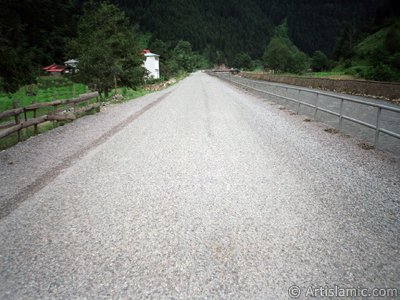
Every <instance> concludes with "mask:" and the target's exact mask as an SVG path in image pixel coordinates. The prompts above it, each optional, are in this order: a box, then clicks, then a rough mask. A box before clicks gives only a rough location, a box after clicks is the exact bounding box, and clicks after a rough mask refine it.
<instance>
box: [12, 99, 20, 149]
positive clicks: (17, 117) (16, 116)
mask: <svg viewBox="0 0 400 300" xmlns="http://www.w3.org/2000/svg"><path fill="white" fill-rule="evenodd" d="M13 108H14V109H16V108H18V101H17V100H14V101H13ZM14 120H15V125H18V124H19V123H20V122H19V114H15V115H14ZM17 141H18V142H20V141H21V129H19V130H18V131H17Z"/></svg>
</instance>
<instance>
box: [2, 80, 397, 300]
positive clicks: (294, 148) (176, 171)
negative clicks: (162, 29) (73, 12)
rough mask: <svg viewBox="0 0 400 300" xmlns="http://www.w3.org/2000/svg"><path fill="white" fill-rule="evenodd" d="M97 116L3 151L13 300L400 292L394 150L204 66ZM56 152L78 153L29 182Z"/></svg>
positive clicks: (8, 286) (6, 262) (5, 273)
mask: <svg viewBox="0 0 400 300" xmlns="http://www.w3.org/2000/svg"><path fill="white" fill-rule="evenodd" d="M121 107H122V109H121ZM109 115H111V116H113V118H112V119H111V118H110V119H109V121H107V122H110V123H107V122H106V121H104V120H107V116H109ZM122 115H123V116H124V118H123V120H122V119H121V122H120V124H119V125H118V124H114V123H113V124H112V126H111V122H117V121H115V120H119V119H118V118H122V117H121V116H122ZM85 118H86V119H85ZM85 118H82V119H80V120H77V121H76V122H74V123H71V124H69V125H66V126H64V127H63V128H60V129H58V131H57V129H56V130H54V131H51V132H48V133H46V134H44V135H41V136H38V137H36V138H35V139H31V140H29V141H27V142H24V143H25V144H24V143H21V144H19V145H17V146H16V147H14V148H11V149H9V150H7V151H5V152H3V153H0V161H1V164H0V166H1V169H0V175H1V176H2V177H0V178H1V180H2V187H1V188H2V190H3V193H2V196H3V198H2V201H3V202H2V204H3V206H2V207H3V212H2V218H1V219H0V298H1V299H32V298H37V299H48V298H52V299H53V298H57V299H75V298H85V299H103V298H106V299H107V298H110V299H111V298H112V299H129V298H130V299H144V298H146V299H147V298H150V299H203V298H207V299H228V298H229V299H288V298H289V294H288V289H289V288H290V287H291V286H298V287H299V288H300V289H301V292H302V294H301V296H300V298H303V297H305V295H306V292H307V291H308V292H310V290H309V288H310V287H311V288H318V287H319V286H324V287H326V286H328V287H334V286H335V285H337V286H339V287H343V288H345V287H354V288H357V287H363V288H368V289H373V288H397V289H398V288H400V286H399V282H400V259H399V257H400V253H399V249H400V244H399V232H400V218H399V216H400V211H399V201H400V188H399V185H400V163H399V160H398V159H396V158H395V157H393V156H391V155H389V154H385V153H383V152H380V151H375V150H371V151H366V150H363V149H361V148H360V147H358V146H357V141H355V140H353V139H351V138H349V137H346V136H342V135H339V134H334V135H333V134H330V133H327V132H325V131H324V130H323V129H324V128H325V127H324V125H322V124H320V123H316V122H304V121H303V119H304V117H302V116H296V115H290V114H289V113H288V112H287V111H284V110H280V109H278V107H277V106H276V105H273V104H271V103H269V102H265V101H263V99H261V98H257V97H255V96H252V95H250V94H248V93H246V92H244V91H241V90H239V89H237V88H235V87H233V86H231V85H229V84H228V83H225V82H223V81H221V80H219V79H217V78H213V77H210V76H208V75H206V74H203V73H196V74H193V75H191V76H189V77H188V78H186V79H185V80H183V81H182V82H180V83H179V84H178V85H176V86H174V87H172V88H170V89H168V90H166V91H163V92H161V93H158V94H157V93H156V94H152V95H150V96H146V97H144V98H142V99H138V100H134V101H131V102H129V103H127V104H123V105H122V106H120V107H119V108H118V107H111V108H110V109H109V110H108V111H106V112H103V113H100V114H99V115H96V116H89V117H85ZM85 120H90V121H91V122H92V124H95V125H94V126H93V127H95V128H99V129H98V130H100V128H103V129H102V130H105V129H104V128H111V127H112V129H111V130H109V131H108V132H106V131H105V132H106V133H105V134H103V135H101V136H100V137H99V138H97V140H95V141H92V142H88V141H87V140H85V142H83V139H84V138H86V139H88V136H89V135H88V134H86V135H84V134H80V133H79V131H78V130H76V128H75V127H74V126H78V125H79V124H81V125H79V126H83V125H82V124H85V123H84V122H86V121H85ZM98 120H102V121H101V122H100V121H98ZM112 120H114V121H112ZM80 122H81V123H80ZM96 122H98V124H97V123H96ZM118 122H119V121H118ZM96 124H97V125H96ZM71 128H75V129H74V131H71ZM82 128H83V127H82ZM91 128H92V127H91ZM87 130H89V129H87ZM91 130H93V129H91ZM74 132H75V133H76V135H73V133H74ZM52 135H54V138H57V139H58V140H59V141H60V143H59V144H56V145H54V143H53V144H52V143H50V142H49V140H50V139H51V137H52ZM71 135H72V136H73V138H72V140H73V141H74V142H73V143H71ZM92 135H93V136H95V132H93V133H91V135H90V136H92ZM62 139H65V141H68V142H62ZM81 139H82V141H81ZM29 143H31V144H34V145H36V147H27V146H26V145H29ZM45 143H47V144H46V147H47V148H48V151H51V152H50V153H54V155H55V156H57V155H59V156H60V155H61V154H60V153H66V154H65V155H66V158H65V159H64V161H62V163H60V164H59V165H58V166H56V167H54V166H52V164H53V163H54V162H53V161H52V164H51V165H49V167H48V170H47V171H46V170H44V171H41V172H42V173H40V174H37V179H36V180H34V179H31V178H30V177H29V176H28V175H27V174H28V172H29V171H30V172H34V170H35V168H34V166H32V165H29V163H30V161H35V158H34V157H33V156H35V157H36V159H39V157H41V153H42V152H43V151H39V150H37V149H42V148H41V147H44V146H43V145H42V144H45ZM80 144H82V149H81V150H79V151H78V150H76V151H77V153H78V152H79V153H78V154H73V153H72V154H71V153H67V152H68V151H72V150H69V149H75V148H76V147H77V145H80ZM74 147H75V148H74ZM21 149H22V150H23V151H25V152H24V155H26V156H28V157H29V155H31V156H32V159H23V158H21V159H20V160H18V155H21V151H22V150H21ZM17 150H18V151H17ZM35 151H36V154H35ZM74 151H75V150H74ZM34 154H35V155H34ZM67 154H68V155H67ZM48 156H49V157H48V158H46V159H47V160H49V161H51V155H48ZM10 160H13V161H10ZM44 161H45V158H43V159H42V161H41V164H40V165H41V166H43V165H45V164H44ZM27 165H29V166H30V167H29V170H27V168H26V166H27ZM24 166H25V168H24ZM37 168H38V170H39V169H40V166H39V163H38V166H37ZM40 170H41V169H40ZM17 171H18V172H21V174H19V176H15V174H17V173H18V172H17ZM23 172H25V173H23ZM38 172H39V171H38ZM7 174H13V178H12V179H10V178H9V177H7ZM34 174H36V173H34ZM29 180H31V181H30V184H29V185H27V187H25V188H20V189H19V190H18V188H17V187H18V186H20V187H21V185H23V182H25V181H29ZM13 185H15V186H16V187H15V188H11V187H13ZM13 193H14V194H13ZM307 289H308V290H307ZM291 291H293V288H292V290H291ZM294 291H295V292H296V288H295V289H294ZM308 295H310V294H308Z"/></svg>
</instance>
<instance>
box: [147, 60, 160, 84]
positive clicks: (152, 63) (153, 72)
mask: <svg viewBox="0 0 400 300" xmlns="http://www.w3.org/2000/svg"><path fill="white" fill-rule="evenodd" d="M144 67H145V68H146V69H147V70H148V71H149V72H150V74H149V77H152V78H155V79H158V78H160V62H159V59H158V56H149V57H146V60H145V62H144Z"/></svg>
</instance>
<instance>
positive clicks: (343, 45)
mask: <svg viewBox="0 0 400 300" xmlns="http://www.w3.org/2000/svg"><path fill="white" fill-rule="evenodd" d="M102 2H104V1H102V0H90V1H89V0H54V1H50V0H36V1H31V0H20V1H0V57H1V59H0V90H5V91H14V90H16V89H17V88H18V86H21V85H23V84H26V83H30V82H33V81H35V78H36V76H37V75H38V73H39V71H40V67H42V66H44V65H48V64H52V63H62V62H63V61H64V60H65V59H68V58H70V57H68V56H69V55H70V54H73V53H74V52H71V51H70V49H68V45H69V43H70V42H71V40H73V39H74V37H76V36H77V28H78V26H77V24H78V22H79V20H80V19H81V17H82V15H83V8H84V7H85V5H87V4H88V3H92V4H91V7H96V6H97V7H98V6H99V5H100V3H102ZM108 2H110V3H111V4H115V5H117V6H118V7H119V8H120V9H122V10H123V11H124V12H125V14H126V15H127V17H128V18H129V22H130V26H132V28H135V31H136V32H137V33H138V34H137V35H136V36H137V41H136V42H137V46H138V47H139V48H140V47H142V48H143V47H150V48H151V49H152V50H154V51H158V52H159V53H160V54H162V56H161V60H162V61H161V65H162V67H163V68H164V74H167V75H170V74H173V73H174V72H176V71H177V70H179V68H181V69H182V68H183V69H186V70H190V69H192V68H195V67H196V66H206V65H208V63H210V64H221V63H224V64H227V65H229V66H236V67H240V68H247V69H249V68H252V67H254V66H258V67H260V68H261V67H270V66H268V65H269V64H270V63H269V62H268V61H266V60H265V58H266V57H268V55H266V52H267V50H271V51H270V53H273V52H274V51H275V52H276V51H277V49H278V50H279V47H281V46H282V45H284V46H285V45H286V46H285V47H287V49H285V51H286V52H287V53H289V55H290V56H291V57H290V58H288V59H287V60H286V62H285V64H284V65H285V66H286V67H284V68H280V69H277V71H289V72H293V71H295V70H297V72H301V71H299V70H300V69H301V70H304V69H305V68H307V66H309V65H311V66H312V65H315V68H314V67H313V69H314V70H323V69H327V68H331V67H332V66H334V65H340V66H343V67H345V68H349V67H352V66H354V64H353V63H351V61H350V63H349V60H353V59H355V58H356V59H358V60H360V59H359V56H357V57H356V54H357V53H356V52H355V50H354V47H355V46H356V45H357V43H359V42H361V41H362V40H363V39H365V38H366V37H367V36H368V35H371V34H375V33H376V32H378V31H379V30H381V29H382V28H384V27H385V26H390V24H393V23H394V22H395V21H393V19H391V17H396V16H399V15H400V14H399V9H398V8H397V7H398V5H396V4H397V3H396V0H380V1H376V0H296V1H295V0H248V1H242V0H136V1H132V0H109V1H108ZM96 3H97V4H96ZM89 14H90V13H89ZM390 20H391V21H390ZM388 22H389V23H390V22H391V23H390V24H389V23H388ZM279 26H283V27H281V28H285V30H284V31H285V33H284V38H283V37H282V35H281V36H280V37H279V34H278V37H277V36H276V29H277V28H278V27H279ZM393 28H395V30H398V29H397V28H398V26H395V27H393ZM277 38H278V39H279V38H280V39H281V40H280V41H278V40H277ZM274 39H275V40H274ZM282 39H283V40H282ZM272 40H274V45H275V46H276V47H275V49H271V47H268V46H270V42H271V41H272ZM289 40H290V42H289ZM380 40H382V39H380ZM100 42H101V41H99V43H100ZM282 42H283V43H282ZM386 44H387V43H386ZM389 44H390V43H389ZM386 46H387V45H386ZM386 46H385V47H386ZM272 50H274V51H272ZM386 50H387V49H386ZM386 50H385V51H386ZM192 51H193V52H192ZM316 51H317V52H316ZM278 52H279V51H278ZM392 52H393V51H387V53H389V55H395V54H396V53H392ZM182 53H184V55H183V54H182ZM384 53H386V52H384ZM357 55H358V54H357ZM311 57H315V58H316V59H315V61H313V62H311V61H310V59H309V58H311ZM374 57H378V56H377V55H375V56H374ZM189 58H190V59H189ZM270 59H271V58H270ZM363 61H364V62H365V61H366V60H365V59H364V60H363ZM367 61H368V60H367ZM393 61H394V59H389V60H387V61H386V62H385V64H388V65H390V64H392V63H393ZM179 62H181V63H182V64H186V67H182V66H180V65H179ZM296 62H298V65H297V66H294V65H293V63H296ZM315 62H317V64H315ZM300 67H301V68H300ZM396 68H397V67H396ZM396 72H397V71H396ZM359 73H360V72H359ZM361 73H362V72H361ZM361 73H360V74H361ZM372 77H373V78H376V77H378V79H379V76H378V75H376V74H375V75H374V76H372ZM389 77H390V76H389ZM392 78H394V77H392Z"/></svg>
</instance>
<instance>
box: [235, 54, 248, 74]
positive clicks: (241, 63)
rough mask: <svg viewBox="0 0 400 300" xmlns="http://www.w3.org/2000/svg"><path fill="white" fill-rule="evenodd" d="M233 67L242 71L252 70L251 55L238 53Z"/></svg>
mask: <svg viewBox="0 0 400 300" xmlns="http://www.w3.org/2000/svg"><path fill="white" fill-rule="evenodd" d="M233 67H234V68H238V69H242V70H250V69H251V68H252V60H251V57H250V55H248V54H247V53H244V52H241V53H238V54H237V55H236V56H235V59H234V60H233Z"/></svg>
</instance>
